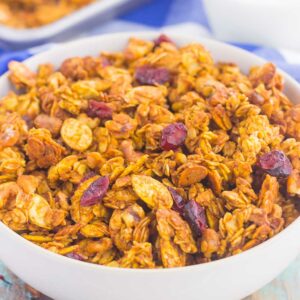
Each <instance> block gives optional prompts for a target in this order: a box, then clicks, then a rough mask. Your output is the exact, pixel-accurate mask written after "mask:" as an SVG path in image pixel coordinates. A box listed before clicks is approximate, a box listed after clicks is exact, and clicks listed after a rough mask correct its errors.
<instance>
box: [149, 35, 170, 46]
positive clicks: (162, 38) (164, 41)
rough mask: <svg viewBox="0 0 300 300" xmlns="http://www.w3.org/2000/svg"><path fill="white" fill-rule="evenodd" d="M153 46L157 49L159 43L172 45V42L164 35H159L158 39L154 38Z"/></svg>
mask: <svg viewBox="0 0 300 300" xmlns="http://www.w3.org/2000/svg"><path fill="white" fill-rule="evenodd" d="M153 42H154V46H155V47H158V46H159V45H160V44H161V43H170V44H174V42H173V41H172V40H171V39H170V38H169V37H168V36H167V35H165V34H161V35H160V36H159V37H158V38H156V39H155V40H154V41H153Z"/></svg>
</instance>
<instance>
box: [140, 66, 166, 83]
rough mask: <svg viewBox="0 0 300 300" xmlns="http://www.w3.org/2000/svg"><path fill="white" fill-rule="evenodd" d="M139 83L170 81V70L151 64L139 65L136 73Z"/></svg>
mask: <svg viewBox="0 0 300 300" xmlns="http://www.w3.org/2000/svg"><path fill="white" fill-rule="evenodd" d="M134 77H135V79H136V80H137V81H138V83H139V84H145V85H156V84H164V83H166V82H169V81H170V79H171V76H170V72H169V70H168V69H166V68H156V67H152V66H149V65H145V66H141V67H137V68H136V69H135V74H134Z"/></svg>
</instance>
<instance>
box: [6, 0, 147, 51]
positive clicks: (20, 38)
mask: <svg viewBox="0 0 300 300" xmlns="http://www.w3.org/2000/svg"><path fill="white" fill-rule="evenodd" d="M146 1H147V0H96V1H95V2H94V3H91V4H89V5H87V6H84V7H82V8H81V9H79V10H76V11H74V12H72V13H71V14H69V15H67V16H65V17H63V18H61V19H59V20H57V21H55V22H53V23H50V24H48V25H45V26H41V27H37V28H32V29H16V28H12V27H8V26H4V25H0V45H1V47H4V48H26V47H29V46H35V45H39V44H43V43H46V42H49V41H58V42H59V41H65V40H66V39H68V38H71V37H72V36H74V35H75V34H76V35H79V34H80V33H81V32H84V31H85V30H87V29H89V28H91V27H93V26H95V25H98V24H101V23H102V22H105V21H107V20H110V19H112V18H114V17H115V16H117V15H119V14H121V13H123V12H125V11H127V10H129V9H131V8H134V7H135V6H136V5H138V4H140V3H143V2H146Z"/></svg>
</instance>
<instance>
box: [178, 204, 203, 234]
mask: <svg viewBox="0 0 300 300" xmlns="http://www.w3.org/2000/svg"><path fill="white" fill-rule="evenodd" d="M184 218H185V220H186V221H187V222H188V223H189V225H190V227H191V229H192V230H193V232H194V233H195V235H196V236H198V237H200V236H201V235H202V232H203V230H204V229H206V228H207V222H206V215H205V209H204V208H203V207H202V206H201V205H200V204H199V203H197V202H196V201H195V200H190V201H189V202H187V203H186V204H185V206H184Z"/></svg>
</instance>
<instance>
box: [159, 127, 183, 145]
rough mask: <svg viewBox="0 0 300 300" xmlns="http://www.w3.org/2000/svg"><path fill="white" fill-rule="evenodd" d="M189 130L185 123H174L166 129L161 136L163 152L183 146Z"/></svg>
mask: <svg viewBox="0 0 300 300" xmlns="http://www.w3.org/2000/svg"><path fill="white" fill-rule="evenodd" d="M186 135H187V129H186V127H185V125H184V124H183V123H173V124H170V125H168V126H167V127H165V128H164V129H163V131H162V134H161V144H160V145H161V147H162V149H163V150H175V149H177V148H178V147H180V146H181V145H183V143H184V141H185V138H186Z"/></svg>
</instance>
